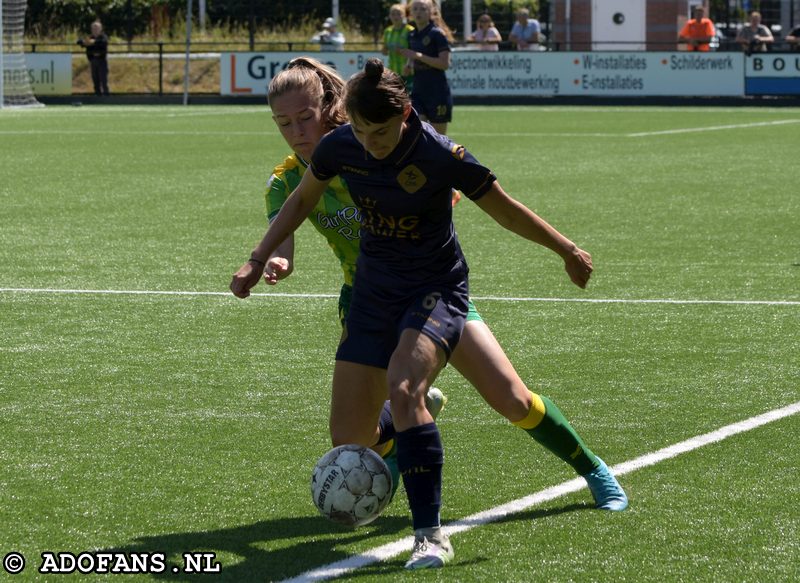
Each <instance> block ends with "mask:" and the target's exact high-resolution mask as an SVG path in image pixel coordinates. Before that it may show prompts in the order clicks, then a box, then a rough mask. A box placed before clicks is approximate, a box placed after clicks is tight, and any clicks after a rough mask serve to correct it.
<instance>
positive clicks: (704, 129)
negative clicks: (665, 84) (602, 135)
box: [625, 119, 800, 138]
mask: <svg viewBox="0 0 800 583" xmlns="http://www.w3.org/2000/svg"><path fill="white" fill-rule="evenodd" d="M791 123H800V119H778V120H775V121H759V122H752V123H739V124H731V125H724V126H706V127H694V128H676V129H673V130H661V131H657V132H636V133H631V134H625V136H626V137H628V138H646V137H649V136H666V135H669V134H689V133H695V132H716V131H720V130H738V129H742V128H756V127H762V126H778V125H786V124H791Z"/></svg>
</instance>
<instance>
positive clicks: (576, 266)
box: [564, 247, 593, 289]
mask: <svg viewBox="0 0 800 583" xmlns="http://www.w3.org/2000/svg"><path fill="white" fill-rule="evenodd" d="M564 268H565V269H566V270H567V274H568V275H569V278H570V279H571V280H572V283H574V284H575V285H577V286H578V287H579V288H582V289H583V288H586V284H587V283H589V278H590V277H591V275H592V269H593V268H592V256H591V255H589V254H588V253H587V252H586V251H584V250H583V249H581V248H579V247H575V251H573V252H572V254H570V255H569V256H568V257H567V258H566V259H564Z"/></svg>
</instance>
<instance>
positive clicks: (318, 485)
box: [311, 445, 392, 526]
mask: <svg viewBox="0 0 800 583" xmlns="http://www.w3.org/2000/svg"><path fill="white" fill-rule="evenodd" d="M311 497H312V498H313V500H314V505H315V506H316V507H317V509H318V510H319V511H320V513H321V514H322V515H323V516H324V517H326V518H329V519H330V520H332V521H334V522H338V523H339V524H344V525H346V526H362V525H364V524H368V523H370V522H372V521H373V520H375V519H376V518H378V516H380V513H381V512H383V509H384V508H386V505H387V504H389V500H390V499H391V497H392V474H391V472H390V471H389V467H388V466H387V465H386V462H384V461H383V460H382V459H381V456H379V455H378V454H377V453H375V452H374V451H372V450H371V449H367V448H366V447H361V446H359V445H340V446H338V447H334V448H333V449H332V450H330V451H329V452H328V453H326V454H325V455H324V456H322V457H321V458H320V459H319V461H318V462H317V465H316V466H315V467H314V472H313V473H312V475H311Z"/></svg>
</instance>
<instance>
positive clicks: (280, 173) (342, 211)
mask: <svg viewBox="0 0 800 583" xmlns="http://www.w3.org/2000/svg"><path fill="white" fill-rule="evenodd" d="M307 167H308V165H307V164H306V162H305V161H304V160H303V159H302V158H300V157H299V156H297V155H296V154H292V155H291V156H289V157H288V158H286V160H284V162H283V164H281V165H279V166H276V167H275V169H274V170H273V171H272V176H270V177H269V180H268V181H267V191H266V193H265V196H264V198H265V200H266V204H267V221H268V222H272V220H273V219H274V218H275V216H276V215H277V214H278V211H279V210H281V207H282V206H283V203H284V202H286V199H287V198H289V195H290V194H291V193H292V191H293V190H294V189H295V188H296V187H297V185H298V184H300V179H301V178H302V177H303V174H304V173H305V171H306V168H307ZM308 220H309V221H311V222H312V223H313V224H314V227H315V228H316V229H317V231H319V232H320V233H322V235H323V236H324V237H325V239H326V240H327V241H328V245H329V246H330V248H331V249H332V250H333V253H334V254H335V255H336V257H337V258H338V259H339V262H340V263H341V265H342V271H343V272H344V281H345V283H346V284H347V285H353V275H354V274H355V271H356V259H357V258H358V247H359V229H360V228H361V212H360V211H359V210H358V207H357V206H356V205H355V203H353V199H352V198H351V197H350V192H349V191H348V190H347V186H345V184H344V183H343V182H342V180H341V178H339V177H338V176H337V177H336V178H334V179H333V180H331V182H330V184H329V185H328V187H327V188H326V189H325V192H324V193H323V195H322V196H321V197H320V199H319V202H318V203H317V205H316V206H315V207H314V208H313V210H312V211H311V213H310V214H309V215H308Z"/></svg>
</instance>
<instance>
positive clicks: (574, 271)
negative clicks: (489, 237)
mask: <svg viewBox="0 0 800 583" xmlns="http://www.w3.org/2000/svg"><path fill="white" fill-rule="evenodd" d="M475 203H476V204H477V205H478V206H479V207H480V208H481V210H483V211H484V212H485V213H486V214H488V215H489V216H490V217H492V218H493V219H494V220H495V221H497V222H498V223H499V224H500V225H501V226H503V227H505V228H506V229H508V230H509V231H511V232H513V233H516V234H517V235H519V236H520V237H524V238H525V239H528V240H530V241H533V242H534V243H538V244H539V245H542V246H544V247H547V248H548V249H550V250H552V251H554V252H556V253H558V255H559V256H560V257H561V258H562V259H563V260H564V268H565V269H566V271H567V274H568V275H569V277H570V279H571V280H572V282H573V283H574V284H575V285H577V286H578V287H581V288H585V287H586V284H587V283H588V282H589V277H590V276H591V273H592V256H591V255H589V254H588V253H587V252H586V251H584V250H583V249H581V248H579V247H578V246H577V245H575V243H573V242H572V241H570V240H569V239H567V238H566V237H565V236H564V235H562V234H561V233H559V232H558V231H557V230H556V229H555V228H554V227H552V226H551V225H550V224H548V223H547V221H545V220H544V219H543V218H541V217H540V216H539V215H537V214H536V213H535V212H533V211H532V210H530V209H529V208H528V207H526V206H525V205H524V204H522V203H521V202H519V201H517V200H514V199H513V198H511V197H510V196H509V195H508V194H506V192H505V191H504V190H503V189H502V187H501V186H500V185H499V184H498V183H497V181H496V180H495V181H494V183H492V187H491V188H490V189H489V191H488V192H487V193H486V194H484V195H483V196H481V197H480V198H479V199H478V200H476V201H475Z"/></svg>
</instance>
